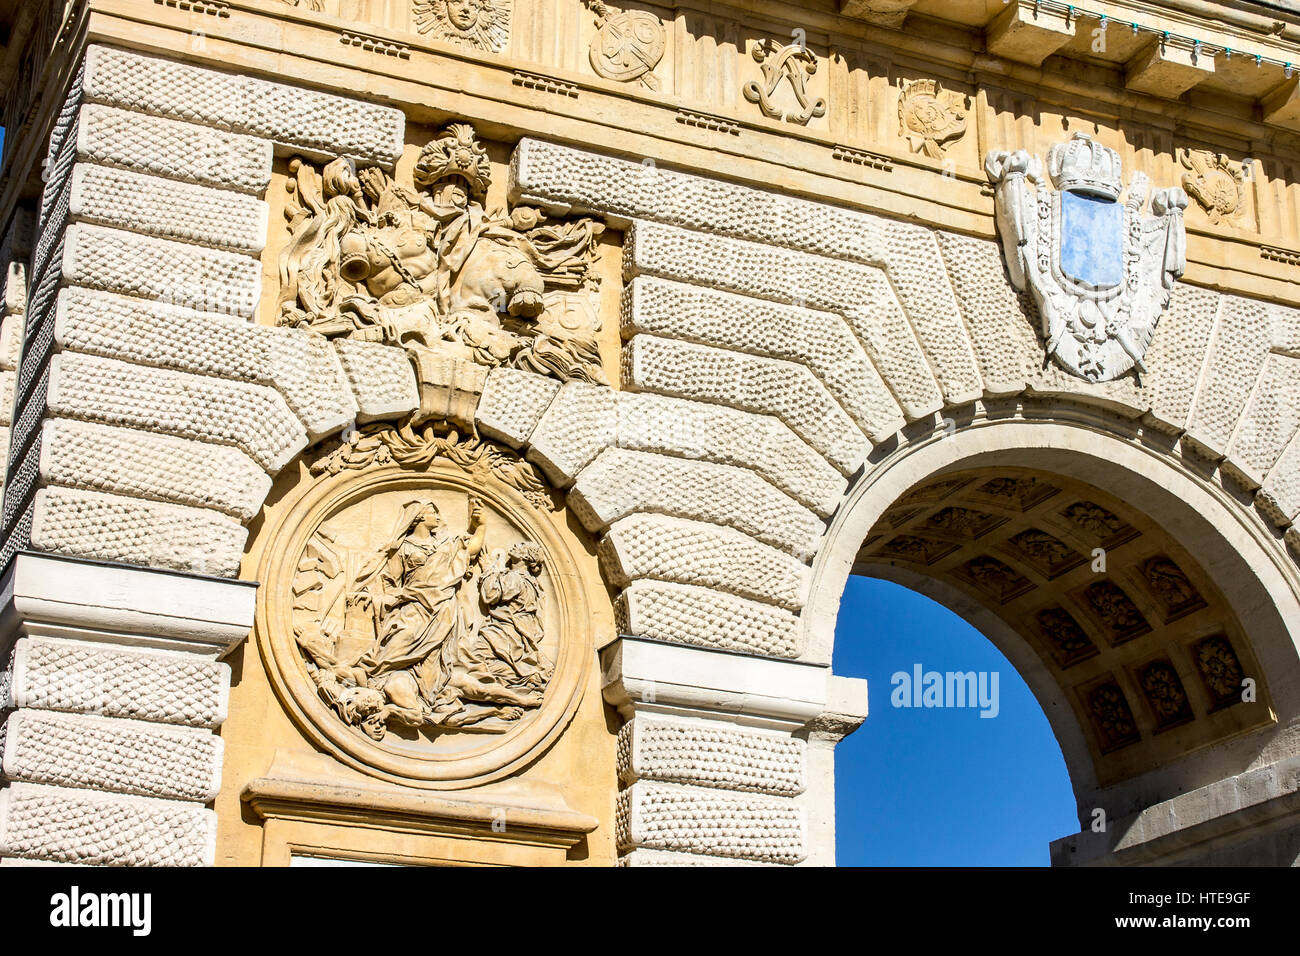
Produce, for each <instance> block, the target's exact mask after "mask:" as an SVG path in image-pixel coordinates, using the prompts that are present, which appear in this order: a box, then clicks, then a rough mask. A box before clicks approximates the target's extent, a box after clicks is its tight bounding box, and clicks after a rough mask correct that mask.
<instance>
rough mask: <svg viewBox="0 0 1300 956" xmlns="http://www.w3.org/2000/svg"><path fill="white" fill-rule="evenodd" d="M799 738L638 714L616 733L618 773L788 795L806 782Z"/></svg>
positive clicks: (627, 779) (627, 780) (630, 778)
mask: <svg viewBox="0 0 1300 956" xmlns="http://www.w3.org/2000/svg"><path fill="white" fill-rule="evenodd" d="M805 747H806V745H805V743H804V742H803V741H802V740H799V739H797V738H794V737H791V736H789V735H788V734H783V733H779V732H771V731H762V730H748V729H743V728H740V727H737V726H736V725H734V724H730V725H727V724H721V723H714V722H711V721H707V720H685V719H676V718H670V717H660V716H658V715H656V714H638V715H637V716H636V717H635V718H634V719H633V720H630V721H628V723H626V724H624V725H623V728H622V729H621V730H620V731H619V733H618V774H619V780H620V781H621V782H622V783H624V784H631V783H634V782H636V781H637V780H655V781H660V782H663V783H684V784H690V785H692V786H697V787H713V788H717V789H721V790H735V791H740V792H745V793H767V794H772V795H774V796H781V797H793V796H797V795H798V794H801V793H803V791H804V787H805V785H806V784H805V774H804V749H805Z"/></svg>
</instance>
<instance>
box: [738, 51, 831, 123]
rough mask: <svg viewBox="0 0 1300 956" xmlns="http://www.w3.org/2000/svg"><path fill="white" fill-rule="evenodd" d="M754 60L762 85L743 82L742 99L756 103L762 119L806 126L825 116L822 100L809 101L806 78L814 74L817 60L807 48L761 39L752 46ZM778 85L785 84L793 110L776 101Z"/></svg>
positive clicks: (754, 81) (755, 81) (809, 95)
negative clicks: (759, 70) (791, 97)
mask: <svg viewBox="0 0 1300 956" xmlns="http://www.w3.org/2000/svg"><path fill="white" fill-rule="evenodd" d="M754 61H755V62H756V63H758V65H759V68H760V69H761V70H762V71H763V82H762V83H759V82H758V81H757V80H750V81H749V82H748V83H746V84H745V99H747V100H749V102H751V103H757V104H758V108H759V109H761V110H762V111H763V115H764V116H767V117H769V118H771V119H779V120H785V121H787V122H790V123H795V124H797V125H799V126H807V125H808V124H809V122H811V121H812V120H814V119H819V118H821V117H823V116H825V115H826V100H825V99H824V98H821V97H818V98H817V99H813V97H812V95H811V94H810V93H809V91H808V78H809V77H810V76H812V75H813V74H814V73H816V72H817V57H815V56H813V54H812V52H811V51H810V50H809V49H808V47H806V46H804V45H803V44H802V43H791V44H789V45H787V46H780V45H779V44H777V43H776V42H775V41H774V40H761V41H759V42H758V43H756V44H754ZM782 83H788V84H789V86H790V92H791V93H793V95H794V100H795V103H796V105H797V108H796V109H793V110H791V109H786V108H785V107H783V106H782V105H781V104H780V103H779V102H778V100H777V93H778V91H779V90H780V88H781V84H782Z"/></svg>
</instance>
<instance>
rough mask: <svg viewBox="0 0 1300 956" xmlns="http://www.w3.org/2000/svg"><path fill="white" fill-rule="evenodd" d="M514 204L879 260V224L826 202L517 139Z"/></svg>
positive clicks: (512, 173)
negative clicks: (648, 221) (562, 208)
mask: <svg viewBox="0 0 1300 956" xmlns="http://www.w3.org/2000/svg"><path fill="white" fill-rule="evenodd" d="M510 191H511V195H512V196H514V197H517V198H518V199H519V200H520V201H530V200H535V201H538V202H540V203H542V204H544V205H552V206H555V205H559V206H569V207H573V208H574V209H575V210H578V211H583V212H596V213H607V214H613V215H615V216H619V217H621V218H623V219H625V220H633V219H655V220H658V221H660V222H665V223H670V224H672V225H675V226H682V227H685V228H687V229H697V230H700V231H703V232H716V233H719V234H721V235H725V236H735V237H737V238H741V239H751V240H754V241H757V242H764V243H770V244H771V245H777V246H789V247H790V248H792V249H802V250H804V251H806V252H815V253H819V254H821V255H826V256H834V257H836V258H840V259H850V260H853V261H856V262H868V263H882V262H884V257H885V255H886V251H885V246H884V242H883V236H882V230H883V227H884V225H885V223H886V222H887V220H885V219H883V218H881V217H879V216H873V215H871V214H869V213H864V212H858V211H855V210H851V209H843V208H841V207H839V206H832V205H829V204H827V203H820V202H814V201H811V200H807V199H798V198H795V197H792V196H785V195H782V194H781V193H778V192H771V191H768V190H760V189H752V188H748V187H746V186H741V185H737V184H735V183H729V182H725V181H723V180H721V179H711V178H708V177H705V176H697V175H693V174H691V173H680V172H675V171H673V170H668V169H660V168H658V167H655V166H644V165H642V164H641V163H639V162H635V161H632V160H628V159H618V158H616V157H613V156H601V155H599V154H597V153H592V152H589V151H587V150H580V149H574V148H573V147H570V146H560V145H558V144H555V143H547V142H543V141H542V140H536V139H524V140H522V141H521V142H520V143H519V146H518V147H517V148H516V149H515V153H514V157H513V159H512V161H511V167H510Z"/></svg>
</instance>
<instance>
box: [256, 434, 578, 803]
mask: <svg viewBox="0 0 1300 956" xmlns="http://www.w3.org/2000/svg"><path fill="white" fill-rule="evenodd" d="M311 471H312V473H314V474H315V475H316V476H317V480H316V481H314V482H312V483H310V484H309V485H308V486H307V487H306V490H305V491H304V493H303V495H302V496H301V498H299V499H298V501H297V502H296V503H295V504H294V505H293V506H292V507H291V508H290V509H289V510H288V512H287V513H286V514H285V516H284V517H283V518H282V520H280V521H279V522H278V523H277V525H276V526H275V527H274V528H273V529H271V531H270V535H271V539H272V540H271V541H270V543H269V544H268V547H267V552H266V557H265V558H264V565H263V567H262V568H261V569H260V571H259V574H260V575H261V579H262V580H263V581H264V582H265V585H264V588H263V591H261V592H259V602H260V609H259V624H258V630H259V639H260V640H261V641H262V644H263V647H264V654H265V656H266V657H267V658H268V659H269V660H270V662H271V663H272V665H273V666H272V668H271V673H272V675H273V677H274V678H275V679H276V680H277V682H278V684H279V685H280V686H281V688H282V690H283V693H282V696H283V697H284V698H285V699H286V701H287V702H289V703H290V706H291V713H292V714H294V716H295V717H296V719H297V720H298V722H299V723H300V725H301V726H302V727H303V729H304V730H305V731H306V732H307V733H308V736H309V737H310V738H311V739H313V740H314V741H316V742H317V743H318V744H319V745H321V746H323V747H325V748H326V749H328V750H330V751H332V752H334V753H335V754H336V756H338V757H340V759H343V760H345V761H347V762H349V763H351V764H353V765H354V766H357V767H358V768H359V769H362V770H365V771H366V772H370V773H375V774H377V775H379V776H385V777H387V778H390V779H400V780H403V781H423V782H425V783H426V784H427V785H453V784H454V782H455V781H464V780H469V779H482V778H483V775H484V774H488V775H491V774H494V773H496V772H498V771H502V772H504V771H503V768H505V767H506V766H507V765H510V764H512V763H513V762H517V761H518V760H520V759H525V758H526V756H527V755H528V754H535V753H536V752H537V748H538V747H540V746H544V745H545V743H546V742H547V741H549V740H550V739H553V738H554V735H555V734H558V732H559V730H560V729H562V724H563V723H564V722H565V721H566V720H567V718H568V717H569V716H571V715H572V712H573V708H574V707H576V705H577V700H578V698H579V696H580V692H581V676H582V674H583V673H584V672H585V669H586V667H587V656H588V655H587V653H586V652H584V650H583V647H582V645H583V644H584V642H586V641H588V640H589V638H588V636H587V628H586V627H585V626H584V621H583V613H584V612H583V607H584V604H583V602H582V600H581V595H580V592H579V593H575V588H580V585H578V584H576V578H577V576H576V571H575V568H574V567H573V565H572V562H571V559H570V558H569V557H568V551H567V548H566V547H565V545H564V544H563V543H562V542H561V541H560V539H559V536H558V532H557V531H556V530H555V529H554V528H553V527H552V526H551V525H550V524H549V523H548V522H547V521H546V520H545V519H544V518H543V515H542V513H541V511H540V510H538V508H537V505H539V504H542V503H544V502H546V501H547V500H548V499H547V497H546V492H545V490H544V488H543V486H542V482H541V478H540V477H539V476H538V475H537V474H536V473H535V472H534V471H533V470H532V466H531V465H529V464H528V463H526V462H523V461H522V460H520V459H518V458H516V457H515V456H513V454H512V453H510V452H508V451H506V450H504V449H498V448H496V447H495V446H491V445H487V444H485V443H482V442H479V441H478V440H477V439H474V438H465V439H462V438H458V437H457V436H456V435H455V434H454V433H452V434H450V435H445V434H438V433H437V429H436V428H435V426H433V425H429V426H426V427H425V428H424V429H422V430H421V429H416V428H413V427H411V426H410V425H409V424H408V425H403V426H401V427H393V426H388V425H384V426H372V427H369V428H367V429H365V430H363V432H362V433H361V434H360V436H359V437H358V438H355V439H354V440H352V441H349V442H341V443H337V444H335V445H334V446H333V447H331V448H329V449H328V450H327V451H326V452H325V453H324V454H323V455H322V456H321V457H320V458H319V459H318V460H317V461H315V462H313V463H312V465H311Z"/></svg>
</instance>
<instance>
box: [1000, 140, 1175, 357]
mask: <svg viewBox="0 0 1300 956" xmlns="http://www.w3.org/2000/svg"><path fill="white" fill-rule="evenodd" d="M985 170H986V172H987V173H988V176H989V180H990V181H991V182H992V183H993V185H994V188H995V194H996V203H997V208H996V215H997V224H998V232H999V233H1000V235H1001V237H1002V246H1003V252H1004V255H1005V259H1006V264H1007V271H1008V272H1009V274H1010V277H1011V282H1012V284H1013V285H1014V286H1015V287H1016V288H1017V289H1019V290H1021V291H1027V292H1029V293H1030V294H1031V295H1032V296H1033V299H1034V301H1035V303H1036V304H1037V305H1038V311H1039V314H1040V315H1041V318H1042V325H1043V337H1044V339H1045V340H1046V344H1047V355H1048V356H1049V358H1055V359H1056V361H1057V362H1058V363H1060V365H1061V366H1062V367H1063V368H1065V369H1066V370H1067V371H1069V372H1071V373H1072V374H1074V375H1078V376H1080V377H1081V378H1084V379H1087V380H1088V381H1091V382H1107V381H1111V380H1113V379H1116V378H1119V377H1120V376H1122V375H1124V374H1126V373H1127V372H1129V371H1131V370H1134V369H1136V370H1137V372H1143V371H1145V370H1146V366H1145V365H1144V364H1143V357H1144V355H1145V354H1146V350H1147V346H1148V345H1150V343H1151V337H1152V335H1153V334H1154V333H1155V328H1156V323H1157V322H1158V321H1159V320H1160V316H1161V314H1162V313H1163V311H1164V309H1165V307H1166V306H1168V304H1169V299H1170V293H1171V291H1172V290H1173V287H1174V283H1175V282H1176V281H1177V280H1178V278H1179V277H1180V276H1181V275H1182V274H1183V270H1184V268H1185V267H1186V236H1185V233H1184V227H1183V210H1184V209H1186V208H1187V195H1186V194H1185V193H1184V192H1183V191H1182V190H1181V189H1179V188H1178V187H1172V188H1168V189H1157V190H1155V191H1154V192H1151V191H1150V184H1149V182H1148V180H1147V177H1146V176H1145V175H1143V174H1142V173H1137V174H1135V175H1134V176H1133V179H1132V181H1131V182H1130V184H1129V189H1128V196H1127V198H1125V199H1124V200H1123V201H1122V202H1121V201H1120V196H1121V193H1122V191H1123V168H1122V164H1121V161H1120V157H1119V154H1118V153H1117V152H1115V150H1113V149H1110V148H1109V147H1107V146H1104V145H1103V144H1101V143H1098V142H1097V141H1095V140H1093V139H1092V138H1091V137H1090V136H1087V135H1086V134H1083V133H1076V134H1075V135H1074V137H1073V138H1072V139H1071V140H1069V141H1068V142H1066V143H1062V144H1059V145H1057V146H1055V147H1053V148H1052V150H1051V151H1050V152H1049V154H1048V161H1047V172H1048V174H1049V175H1050V176H1051V182H1052V183H1053V184H1055V186H1056V188H1055V189H1053V188H1052V186H1051V185H1050V184H1049V183H1048V181H1047V180H1046V178H1045V177H1044V175H1043V164H1042V162H1041V161H1040V160H1039V158H1038V157H1036V156H1032V155H1030V154H1029V153H1027V152H1025V151H1024V150H1017V151H1016V152H1010V153H1008V152H992V153H989V155H988V157H987V159H986V160H985ZM1148 196H1149V198H1150V207H1149V209H1150V215H1148V212H1147V211H1148V205H1147V200H1148Z"/></svg>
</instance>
